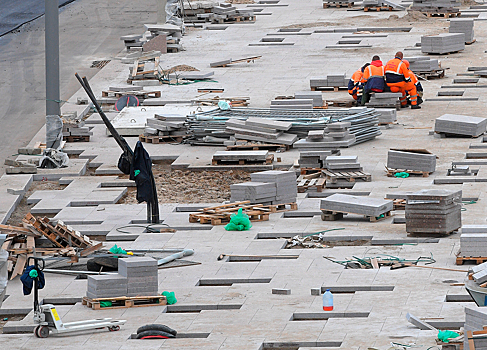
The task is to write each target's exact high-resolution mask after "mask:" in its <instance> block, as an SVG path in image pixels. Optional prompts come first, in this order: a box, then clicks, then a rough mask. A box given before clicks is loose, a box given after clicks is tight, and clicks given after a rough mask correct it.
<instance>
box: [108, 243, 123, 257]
mask: <svg viewBox="0 0 487 350" xmlns="http://www.w3.org/2000/svg"><path fill="white" fill-rule="evenodd" d="M109 252H110V253H112V254H124V255H127V252H126V251H125V250H123V249H122V248H120V247H117V245H116V244H115V245H114V246H113V247H111V248H110V250H109Z"/></svg>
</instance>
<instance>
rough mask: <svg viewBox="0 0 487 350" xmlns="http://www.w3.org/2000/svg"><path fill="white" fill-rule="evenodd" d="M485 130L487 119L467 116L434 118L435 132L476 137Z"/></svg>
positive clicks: (454, 115)
mask: <svg viewBox="0 0 487 350" xmlns="http://www.w3.org/2000/svg"><path fill="white" fill-rule="evenodd" d="M486 129H487V119H486V118H480V117H471V116H467V115H457V114H443V115H442V116H441V117H439V118H436V121H435V132H436V133H442V134H449V135H465V136H472V137H477V136H480V135H482V134H483V133H484V132H485V131H486Z"/></svg>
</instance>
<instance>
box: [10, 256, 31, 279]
mask: <svg viewBox="0 0 487 350" xmlns="http://www.w3.org/2000/svg"><path fill="white" fill-rule="evenodd" d="M26 263H27V256H26V255H24V254H20V255H19V256H18V257H17V263H16V264H15V267H14V270H13V271H12V275H11V276H10V280H13V279H14V278H15V277H17V275H21V274H22V273H23V272H24V268H25V264H26Z"/></svg>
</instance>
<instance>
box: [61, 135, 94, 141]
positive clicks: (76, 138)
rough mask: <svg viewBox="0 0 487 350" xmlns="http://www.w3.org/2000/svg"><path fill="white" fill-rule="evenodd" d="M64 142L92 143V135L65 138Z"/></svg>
mask: <svg viewBox="0 0 487 350" xmlns="http://www.w3.org/2000/svg"><path fill="white" fill-rule="evenodd" d="M63 141H66V142H90V135H80V136H78V135H76V136H75V135H68V136H63Z"/></svg>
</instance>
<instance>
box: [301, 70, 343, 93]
mask: <svg viewBox="0 0 487 350" xmlns="http://www.w3.org/2000/svg"><path fill="white" fill-rule="evenodd" d="M309 86H310V88H311V90H314V89H317V88H324V87H336V88H339V87H346V86H348V79H347V77H346V74H336V75H327V76H325V77H313V78H311V79H310V80H309Z"/></svg>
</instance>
